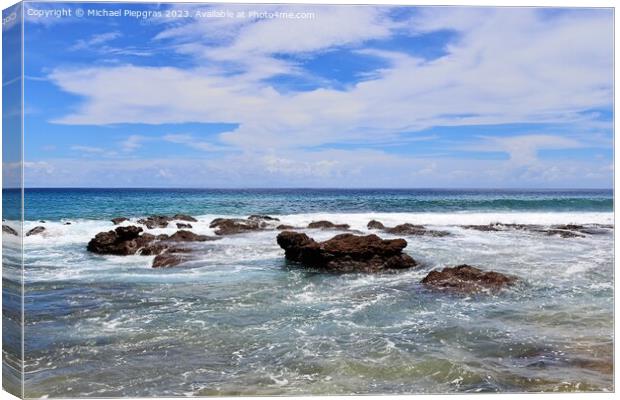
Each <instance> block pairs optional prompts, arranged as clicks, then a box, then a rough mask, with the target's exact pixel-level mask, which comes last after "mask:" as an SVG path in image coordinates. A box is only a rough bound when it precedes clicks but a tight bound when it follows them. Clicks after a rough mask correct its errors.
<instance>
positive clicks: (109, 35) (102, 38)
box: [69, 31, 122, 51]
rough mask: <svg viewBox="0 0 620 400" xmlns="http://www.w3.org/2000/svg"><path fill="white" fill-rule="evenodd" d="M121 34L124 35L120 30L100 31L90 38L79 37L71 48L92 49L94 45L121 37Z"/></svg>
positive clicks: (74, 49)
mask: <svg viewBox="0 0 620 400" xmlns="http://www.w3.org/2000/svg"><path fill="white" fill-rule="evenodd" d="M121 36H122V34H121V33H120V32H118V31H114V32H106V33H100V34H96V35H92V36H91V37H90V38H88V39H79V40H78V41H77V42H75V44H74V45H73V46H71V47H70V48H69V50H71V51H77V50H85V49H86V50H88V49H92V47H95V46H99V45H101V44H104V43H107V42H109V41H112V40H114V39H117V38H119V37H121Z"/></svg>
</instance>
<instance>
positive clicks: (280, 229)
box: [276, 224, 295, 231]
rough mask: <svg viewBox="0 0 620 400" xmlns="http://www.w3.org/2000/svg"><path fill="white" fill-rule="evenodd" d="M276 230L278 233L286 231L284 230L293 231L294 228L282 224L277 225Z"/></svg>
mask: <svg viewBox="0 0 620 400" xmlns="http://www.w3.org/2000/svg"><path fill="white" fill-rule="evenodd" d="M276 229H277V230H279V231H286V230H291V229H295V227H294V226H292V225H285V224H282V225H278V226H276Z"/></svg>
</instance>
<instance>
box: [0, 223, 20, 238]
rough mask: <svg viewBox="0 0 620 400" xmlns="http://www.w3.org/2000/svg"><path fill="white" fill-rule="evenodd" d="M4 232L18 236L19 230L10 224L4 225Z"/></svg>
mask: <svg viewBox="0 0 620 400" xmlns="http://www.w3.org/2000/svg"><path fill="white" fill-rule="evenodd" d="M2 232H3V233H8V234H9V235H15V236H17V231H16V230H15V229H13V228H11V227H10V226H8V225H2Z"/></svg>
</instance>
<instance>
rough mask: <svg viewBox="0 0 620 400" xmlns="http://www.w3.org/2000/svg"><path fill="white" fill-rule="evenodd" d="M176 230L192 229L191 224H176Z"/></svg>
mask: <svg viewBox="0 0 620 400" xmlns="http://www.w3.org/2000/svg"><path fill="white" fill-rule="evenodd" d="M177 229H192V224H184V223H182V222H177Z"/></svg>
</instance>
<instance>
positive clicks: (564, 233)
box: [543, 229, 586, 238]
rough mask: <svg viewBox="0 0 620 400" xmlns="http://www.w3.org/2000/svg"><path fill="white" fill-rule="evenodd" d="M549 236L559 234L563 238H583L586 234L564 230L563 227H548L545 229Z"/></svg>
mask: <svg viewBox="0 0 620 400" xmlns="http://www.w3.org/2000/svg"><path fill="white" fill-rule="evenodd" d="M543 232H544V233H545V234H546V235H547V236H554V235H558V236H560V237H563V238H583V237H586V235H584V234H582V233H578V232H573V231H568V230H563V229H547V230H544V231H543Z"/></svg>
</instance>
